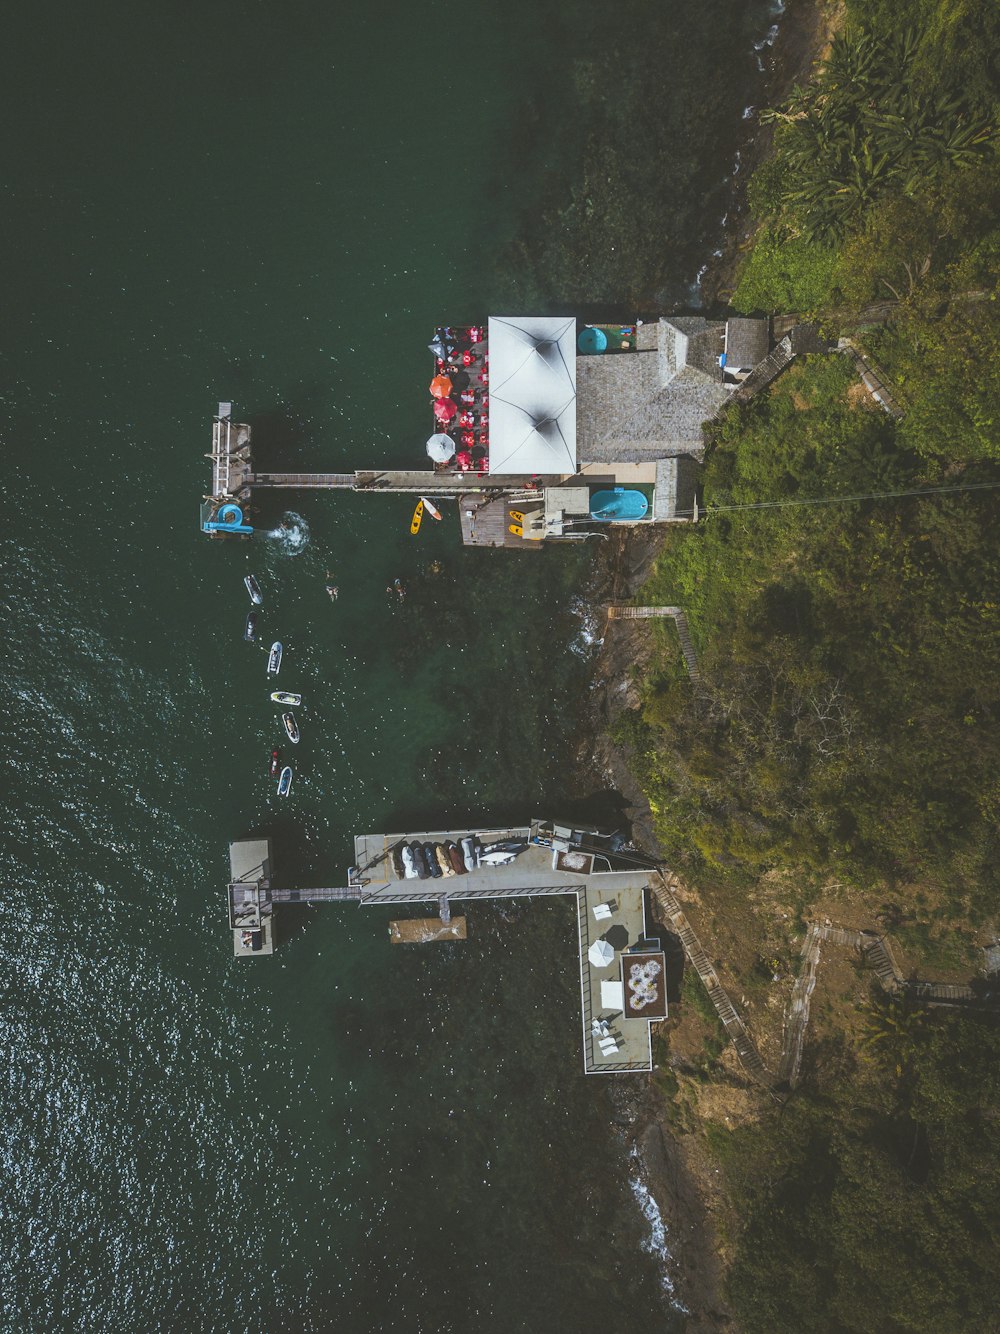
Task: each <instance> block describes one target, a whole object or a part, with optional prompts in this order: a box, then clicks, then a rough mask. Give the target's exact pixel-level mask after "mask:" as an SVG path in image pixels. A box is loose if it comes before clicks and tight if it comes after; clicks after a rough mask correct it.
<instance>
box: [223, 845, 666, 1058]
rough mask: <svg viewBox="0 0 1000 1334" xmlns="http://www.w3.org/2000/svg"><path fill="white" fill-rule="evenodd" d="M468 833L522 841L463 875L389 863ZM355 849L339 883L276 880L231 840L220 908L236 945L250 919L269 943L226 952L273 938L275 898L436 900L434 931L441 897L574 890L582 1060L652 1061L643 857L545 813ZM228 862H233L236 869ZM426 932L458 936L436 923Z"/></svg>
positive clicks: (657, 983)
mask: <svg viewBox="0 0 1000 1334" xmlns="http://www.w3.org/2000/svg"><path fill="white" fill-rule="evenodd" d="M468 837H475V838H478V839H479V841H480V843H481V844H482V845H483V846H484V847H488V846H489V845H490V844H493V843H508V844H511V845H515V846H518V847H522V848H523V850H522V851H520V852H519V853H518V854H517V856H516V857H514V859H513V860H512V861H510V862H509V863H506V864H504V865H493V866H490V865H480V866H478V867H477V868H476V869H474V870H472V871H469V872H467V873H466V874H464V875H459V874H453V875H451V876H441V877H440V878H438V879H427V880H418V879H406V878H404V879H399V878H398V877H397V875H396V873H395V872H394V870H393V852H394V850H397V849H399V848H401V847H402V845H403V844H404V843H413V842H419V843H432V844H438V843H440V844H444V845H446V844H448V843H455V844H457V845H459V846H461V841H462V839H463V838H468ZM262 848H263V849H266V856H265V855H264V854H262V852H261V849H262ZM237 850H242V851H239V852H237ZM354 853H355V856H354V862H355V864H354V866H352V867H351V868H350V871H349V873H348V883H347V885H345V886H341V887H339V888H329V889H327V888H320V889H280V888H273V887H272V886H271V884H270V861H271V857H270V844H269V843H266V841H263V840H260V839H248V840H244V841H243V842H241V843H235V844H232V845H231V846H230V863H231V867H232V871H233V874H232V879H231V882H230V885H229V916H230V925H231V927H232V929H233V932H234V948H235V945H236V942H237V939H238V940H239V942H242V941H243V940H244V935H243V933H244V932H245V931H247V930H252V929H254V928H253V923H254V922H255V921H259V922H261V923H266V924H267V929H268V933H269V934H268V936H267V940H268V942H269V943H270V948H268V949H265V948H264V937H263V936H261V943H260V945H259V946H258V947H257V948H255V949H248V948H247V947H246V946H242V948H241V949H237V951H236V952H237V953H238V954H239V953H241V952H242V953H244V954H251V953H258V954H263V953H270V952H271V950H273V941H274V930H273V925H274V909H275V906H276V905H280V904H282V903H330V902H353V903H357V904H359V905H361V906H366V907H371V906H373V905H378V904H387V905H388V904H401V903H434V904H436V905H437V906H438V910H439V913H438V917H437V918H435V919H430V922H431V927H433V930H434V931H435V932H437V931H438V930H439V929H440V928H442V927H447V926H449V925H451V924H452V923H451V919H450V907H449V905H450V903H451V902H452V901H455V900H461V901H463V902H464V901H468V900H473V899H501V898H543V897H548V896H554V895H572V896H573V898H574V899H575V902H576V916H577V934H578V941H579V967H580V1009H581V1023H582V1029H583V1066H584V1071H585V1072H586V1073H587V1074H625V1073H630V1072H633V1071H636V1072H637V1071H647V1070H651V1069H652V1065H653V1061H652V1045H651V1036H650V1025H651V1024H652V1023H654V1022H657V1021H659V1020H662V1019H665V1018H666V1017H667V997H666V959H665V957H664V954H663V951H662V948H661V946H660V943H659V941H658V940H657V939H655V938H650V937H649V936H648V935H647V925H646V900H647V891H648V889H649V883H650V878H651V876H652V875H654V874H655V873H656V866H655V864H654V863H653V862H651V861H648V860H646V859H643V858H642V857H641V856H639V855H638V854H636V853H634V852H631V851H628V850H625V849H621V848H615V847H613V846H612V840H611V839H608V838H606V837H605V836H603V835H601V834H599V833H597V832H596V831H594V830H581V829H576V828H574V827H573V826H571V825H562V824H559V823H557V822H556V823H554V822H552V821H546V820H532V821H531V823H530V824H527V825H519V826H513V827H503V828H494V829H489V828H479V829H449V830H422V831H410V832H399V833H392V834H359V835H357V836H356V837H355V840H354ZM238 867H239V868H243V870H242V873H241V874H240V875H239V876H238V875H237V874H236V870H237V868H238ZM265 872H266V874H265ZM395 925H396V926H397V927H398V928H399V929H400V932H401V934H400V937H399V939H400V940H401V941H402V940H403V939H408V938H409V937H406V936H404V935H403V934H402V931H403V929H404V928H405V930H406V931H410V930H412V931H414V932H416V931H418V930H419V928H420V925H421V923H420V919H417V920H416V921H415V922H414V923H412V924H411V923H409V922H403V921H400V922H397V923H396V924H395ZM431 927H427V929H428V930H431ZM463 935H464V933H463ZM427 938H428V939H442V940H445V939H461V938H463V936H454V935H446V934H440V935H439V934H434V935H431V936H428V937H427ZM414 939H416V937H414Z"/></svg>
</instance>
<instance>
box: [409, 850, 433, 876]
mask: <svg viewBox="0 0 1000 1334" xmlns="http://www.w3.org/2000/svg"><path fill="white" fill-rule="evenodd" d="M410 851H411V852H412V853H413V867H414V870H415V871H416V873H417V875H418V876H419V877H420V879H421V880H426V879H427V878H428V876H429V875H430V871H428V869H427V858H426V857H425V856H424V849H423V845H422V844H420V843H416V842H414V843H411V844H410Z"/></svg>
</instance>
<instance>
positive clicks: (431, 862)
mask: <svg viewBox="0 0 1000 1334" xmlns="http://www.w3.org/2000/svg"><path fill="white" fill-rule="evenodd" d="M423 847H424V860H425V861H426V862H427V870H428V871H429V872H430V875H431V879H432V880H440V879H441V877H442V876H443V875H444V871H442V870H441V867H440V866H438V859H437V853H436V852H435V851H434V844H433V843H425V844H424V845H423Z"/></svg>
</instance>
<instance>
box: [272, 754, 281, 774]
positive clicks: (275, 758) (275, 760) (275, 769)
mask: <svg viewBox="0 0 1000 1334" xmlns="http://www.w3.org/2000/svg"><path fill="white" fill-rule="evenodd" d="M280 769H281V751H280V750H272V751H271V777H272V778H277V776H278V773H279V771H280Z"/></svg>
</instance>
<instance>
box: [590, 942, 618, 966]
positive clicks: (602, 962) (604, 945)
mask: <svg viewBox="0 0 1000 1334" xmlns="http://www.w3.org/2000/svg"><path fill="white" fill-rule="evenodd" d="M587 957H588V959H589V960H590V962H591V963H592V964H593V965H594V967H595V968H607V966H608V964H609V963H612V962H613V961H614V957H615V951H614V946H612V945H609V944H608V942H607V941H606V940H595V941H594V943H593V945H591V947H590V949H589V950H588V951H587Z"/></svg>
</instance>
